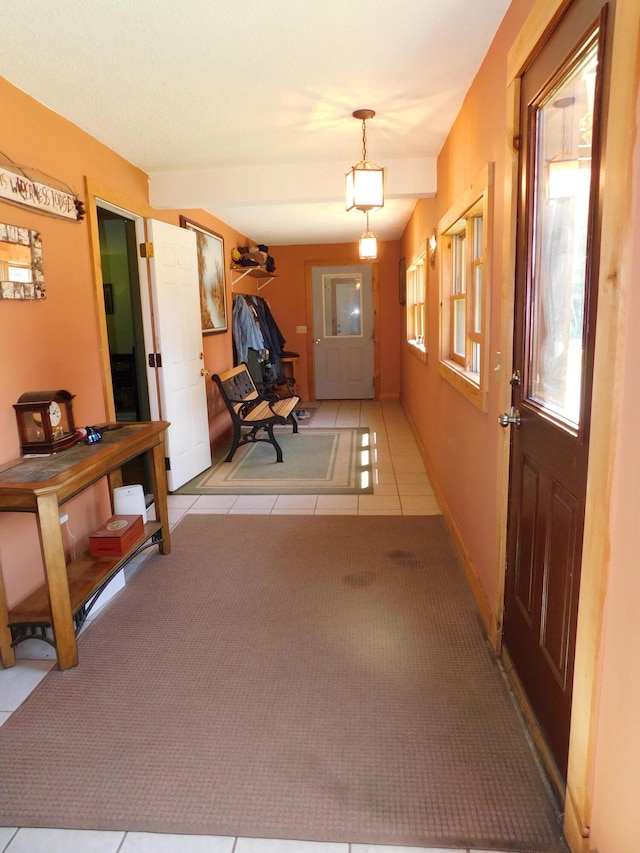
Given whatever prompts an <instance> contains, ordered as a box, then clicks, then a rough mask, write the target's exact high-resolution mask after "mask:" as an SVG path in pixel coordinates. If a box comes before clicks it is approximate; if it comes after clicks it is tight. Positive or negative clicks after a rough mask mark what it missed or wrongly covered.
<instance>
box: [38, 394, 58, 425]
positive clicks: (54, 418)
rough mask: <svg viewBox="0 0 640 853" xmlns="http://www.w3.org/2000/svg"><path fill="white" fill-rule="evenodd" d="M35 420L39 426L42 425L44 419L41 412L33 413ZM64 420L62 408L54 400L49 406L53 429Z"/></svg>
mask: <svg viewBox="0 0 640 853" xmlns="http://www.w3.org/2000/svg"><path fill="white" fill-rule="evenodd" d="M33 420H34V421H35V422H36V423H37V424H40V425H41V424H42V417H41V416H40V412H34V413H33ZM61 420H62V411H61V409H60V406H59V405H58V404H57V403H56V401H55V400H52V401H51V403H50V404H49V421H50V423H51V426H52V427H57V426H58V424H59V423H60V421H61Z"/></svg>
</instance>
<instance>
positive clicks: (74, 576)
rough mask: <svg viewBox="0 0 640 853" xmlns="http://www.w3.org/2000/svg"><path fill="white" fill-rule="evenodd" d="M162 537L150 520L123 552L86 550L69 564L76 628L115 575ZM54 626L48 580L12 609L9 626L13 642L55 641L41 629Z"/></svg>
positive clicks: (157, 542)
mask: <svg viewBox="0 0 640 853" xmlns="http://www.w3.org/2000/svg"><path fill="white" fill-rule="evenodd" d="M161 541H162V525H161V524H160V523H159V522H157V521H148V522H147V523H146V524H145V526H144V531H143V533H142V534H141V536H140V537H139V539H137V540H136V542H134V543H133V545H132V547H131V548H130V549H129V551H127V553H126V554H124V555H123V556H121V557H92V556H91V555H90V554H84V555H83V556H81V557H79V558H78V559H77V560H73V562H71V563H69V564H68V565H67V577H68V580H69V597H70V599H71V612H72V615H73V620H74V623H75V627H76V631H77V630H78V629H79V628H80V627H81V625H82V623H83V622H84V620H85V618H86V615H87V613H88V612H89V610H90V609H91V607H92V606H93V604H94V603H95V601H96V600H97V598H98V596H99V595H100V593H101V592H102V590H103V589H104V588H105V587H106V585H107V584H108V583H109V581H110V580H111V579H112V578H113V576H114V575H115V574H116V573H117V572H118V571H119V570H120V569H122V568H123V567H124V566H125V565H126V564H127V563H128V562H129V561H130V560H131V559H132V558H133V557H135V556H136V554H138V553H139V552H140V551H142V550H143V549H144V548H147V547H150V546H151V545H154V544H159V543H160V542H161ZM51 626H52V618H51V606H50V604H49V593H48V589H47V586H46V584H44V585H43V586H41V587H39V588H38V589H36V590H35V591H34V592H32V593H31V595H29V596H28V597H27V598H25V599H24V601H21V602H20V604H17V605H16V606H15V607H14V608H12V609H11V610H10V611H9V628H10V629H11V634H12V638H13V645H17V644H18V643H19V642H22V640H26V639H29V638H30V637H36V638H37V639H42V640H46V641H47V642H52V641H53V640H52V638H51V637H50V635H49V634H47V633H46V632H45V631H44V630H40V629H46V628H50V627H51ZM31 628H33V629H38V630H37V631H36V630H34V631H31V630H29V629H31Z"/></svg>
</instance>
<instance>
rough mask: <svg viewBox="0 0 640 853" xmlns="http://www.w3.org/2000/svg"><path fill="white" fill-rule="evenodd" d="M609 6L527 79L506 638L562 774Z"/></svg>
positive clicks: (573, 17) (581, 14) (583, 479)
mask: <svg viewBox="0 0 640 853" xmlns="http://www.w3.org/2000/svg"><path fill="white" fill-rule="evenodd" d="M611 15H612V8H611V4H610V3H609V4H603V2H602V0H577V2H576V3H574V4H573V5H572V6H570V7H569V9H568V11H567V12H566V13H565V15H564V16H563V18H562V19H561V20H560V22H559V24H558V26H557V28H556V29H555V30H554V32H553V34H552V36H551V38H550V39H549V40H548V41H547V42H546V43H545V44H544V46H543V48H542V49H541V51H540V52H539V53H538V55H537V56H536V58H535V60H534V62H533V63H532V64H531V65H530V66H529V68H528V69H527V71H526V73H525V74H524V76H523V78H522V81H521V83H522V86H521V107H520V128H521V130H520V133H521V139H520V152H521V162H520V181H519V192H520V198H519V210H518V227H517V247H516V304H515V344H514V366H515V371H514V375H513V378H512V386H513V395H512V403H513V409H512V412H511V415H512V420H513V421H515V423H512V424H511V425H510V426H509V428H510V429H511V463H510V465H511V467H510V472H511V473H510V491H509V521H508V533H507V578H506V596H505V621H504V643H505V646H506V648H507V650H508V652H509V654H510V656H511V658H512V660H513V663H514V665H515V668H516V671H517V673H518V676H519V679H520V681H521V684H522V686H523V688H524V691H525V693H526V694H527V697H528V700H529V702H530V704H531V707H532V709H533V711H534V713H535V715H536V717H537V720H538V723H539V725H540V728H541V729H542V732H543V734H544V737H545V739H546V742H547V744H548V746H549V748H550V750H551V752H552V754H553V757H554V759H555V761H556V763H557V766H558V769H559V771H560V773H561V774H562V776H563V777H564V778H566V770H567V758H568V748H569V728H570V721H571V694H572V686H573V665H574V652H575V633H576V621H577V613H578V595H579V588H580V565H581V558H582V541H583V532H584V513H585V494H586V483H587V463H588V453H589V423H590V410H591V384H592V374H593V354H594V338H595V316H596V303H597V281H598V251H597V247H598V234H599V209H600V198H599V195H600V192H601V181H600V178H601V163H602V153H603V143H604V140H603V138H602V131H601V128H602V126H603V121H602V117H603V113H604V110H605V108H606V101H607V99H606V97H605V95H606V85H605V84H606V77H607V75H606V67H607V62H606V56H607V51H606V46H607V39H606V33H607V31H610V28H609V24H610V23H611V20H610V19H611ZM607 18H609V21H607ZM518 417H519V423H518ZM505 420H506V419H505ZM503 425H506V424H503Z"/></svg>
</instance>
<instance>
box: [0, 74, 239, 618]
mask: <svg viewBox="0 0 640 853" xmlns="http://www.w3.org/2000/svg"><path fill="white" fill-rule="evenodd" d="M0 113H1V114H2V115H3V116H4V117H5V118H7V117H10V118H11V120H10V121H9V120H5V121H4V122H3V141H2V151H3V153H4V154H6V155H7V156H9V157H11V159H12V160H13V161H14V162H16V163H19V164H21V165H23V166H24V167H25V168H26V169H27V171H28V169H29V167H31V168H32V169H34V170H35V169H38V170H40V171H41V172H44V173H47V174H49V175H51V176H53V177H54V178H56V179H57V180H59V181H61V182H64V183H66V184H67V185H69V186H70V187H71V188H72V189H73V190H74V191H75V192H76V193H77V194H78V195H79V196H80V198H81V199H82V200H83V201H85V202H86V198H85V184H84V181H85V176H87V177H88V178H89V179H90V180H91V181H93V182H96V183H97V184H98V185H99V186H100V187H101V189H102V188H104V195H103V197H104V198H105V200H107V201H110V202H113V203H114V204H118V205H120V206H122V207H124V208H125V209H127V210H130V211H132V212H134V213H136V214H139V215H143V216H153V217H155V218H157V219H162V220H164V221H166V222H170V223H172V224H175V225H178V224H179V216H180V214H181V213H183V214H184V215H186V216H188V217H189V218H190V219H193V220H194V221H196V222H198V223H200V224H201V225H203V226H205V227H209V228H211V229H212V230H214V231H216V232H217V233H219V234H220V235H221V236H222V237H223V238H224V245H225V253H226V258H227V263H228V262H229V261H230V256H231V249H232V248H233V247H234V246H235V245H237V244H238V243H246V242H247V240H246V238H245V237H244V236H242V235H239V234H238V233H237V232H236V231H234V230H233V229H231V228H229V227H228V226H227V225H225V223H223V222H220V220H218V219H216V218H215V217H212V216H211V215H209V214H206V213H204V212H203V211H199V210H190V211H157V210H152V209H150V208H149V206H148V179H147V175H146V174H145V173H144V172H142V171H141V170H139V169H137V168H135V167H134V166H132V165H131V164H130V163H128V162H127V161H125V160H124V159H123V158H121V157H119V156H118V155H116V154H115V153H114V152H113V151H111V150H110V149H108V148H106V147H105V146H104V145H102V144H101V143H99V142H98V141H96V140H95V139H93V138H92V137H90V136H88V135H87V134H86V133H84V132H83V131H82V130H80V129H79V128H77V127H76V126H74V125H73V124H71V123H70V122H68V121H66V120H65V119H63V118H61V117H60V116H58V115H56V114H55V113H53V112H51V111H50V110H48V109H46V108H45V107H43V106H42V105H41V104H39V103H37V102H36V101H34V100H33V99H32V98H29V97H28V96H26V95H25V94H24V93H23V92H21V91H19V90H18V89H16V88H15V87H13V86H11V85H10V84H9V83H7V82H6V81H5V80H3V79H2V78H0ZM35 177H37V175H36V176H35ZM0 221H1V222H5V223H9V224H12V225H18V226H22V227H25V228H34V229H37V230H38V231H39V232H40V234H41V236H42V244H43V259H44V275H45V284H46V291H47V297H46V299H44V300H39V301H31V302H18V301H16V302H13V301H10V300H8V301H2V302H0V464H2V463H3V462H7V461H9V460H11V459H14V458H17V457H18V456H19V452H20V451H19V441H18V431H17V426H16V420H15V413H14V410H13V405H12V404H13V403H15V402H16V400H17V399H18V397H19V396H20V394H22V393H23V392H24V391H33V390H43V389H50V388H65V389H67V390H69V391H71V392H72V393H73V394H74V395H75V397H74V400H73V412H74V420H75V422H76V425H78V426H81V425H85V424H93V423H100V422H102V421H104V420H105V416H106V410H105V397H104V389H103V378H102V371H101V366H100V359H99V335H98V324H97V313H96V296H95V293H96V290H95V282H94V279H93V267H92V256H91V251H90V241H89V227H88V222H87V218H85V220H84V221H82V222H71V221H68V220H62V219H56V218H53V217H48V216H44V215H42V214H38V213H32V212H30V211H28V210H27V209H22V208H20V207H17V206H15V205H11V204H8V203H5V202H3V201H0ZM227 289H228V291H229V293H228V310H229V324H231V295H230V289H231V283H230V280H228V281H227ZM229 328H231V325H229ZM203 351H204V354H205V364H206V366H207V367H208V369H209V370H210V371H211V372H214V371H219V370H224V369H226V368H227V367H230V366H231V364H232V359H233V357H232V350H231V333H230V332H229V333H228V334H222V335H211V336H207V337H205V338H204V339H203ZM214 387H215V386H214V384H213V382H211V381H209V382H208V383H207V394H208V399H209V404H210V421H211V423H210V428H211V438H212V441H214V440H215V439H216V438H217V436H218V435H219V434H220V433H221V432H222V431H224V430H225V429H226V428H227V427H228V415H226V412H222V411H221V409H220V405H219V402H218V400H217V399H216V398H215V395H214ZM108 509H109V506H108V497H107V491H106V487H105V486H104V484H101V485H99V486H97V487H95V489H94V490H91V491H89V492H86V493H83V494H82V495H80V496H78V497H76V498H74V499H73V500H72V501H70V502H69V503H68V504H66V505H65V511H67V512H68V513H69V526H70V528H71V529H72V530H73V533H74V535H75V536H77V538H78V548H79V549H82V548H83V547H84V546H85V545H86V541H87V537H88V534H89V533H90V532H91V530H93V529H95V528H96V527H97V526H98V525H99V524H100V523H101V522H102V521H103V520H104V517H105V515H107V514H108ZM0 571H2V575H3V577H4V581H5V588H6V594H7V599H8V604H9V606H12V605H13V604H15V603H16V602H18V601H20V600H21V599H22V598H24V597H25V595H28V594H29V593H30V592H31V591H32V590H33V589H35V588H36V587H38V586H39V585H40V584H41V582H42V572H43V569H42V561H41V556H40V550H39V544H38V537H37V530H36V524H35V519H34V517H33V516H31V515H17V514H16V513H0Z"/></svg>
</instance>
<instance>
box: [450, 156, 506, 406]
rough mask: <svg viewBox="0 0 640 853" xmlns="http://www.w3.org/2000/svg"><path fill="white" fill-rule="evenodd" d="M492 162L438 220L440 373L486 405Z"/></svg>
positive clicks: (477, 403)
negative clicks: (441, 253)
mask: <svg viewBox="0 0 640 853" xmlns="http://www.w3.org/2000/svg"><path fill="white" fill-rule="evenodd" d="M492 185H493V165H492V164H490V165H489V167H487V168H486V169H485V170H483V173H482V174H481V175H480V176H479V177H478V178H477V179H476V181H474V184H473V187H472V188H471V189H470V190H469V191H468V192H467V193H466V194H465V196H464V198H463V199H461V200H460V202H459V203H458V204H456V205H454V206H453V208H452V209H451V210H450V211H449V213H448V214H447V215H446V216H445V217H444V218H443V219H442V220H441V221H440V228H439V232H440V237H441V239H440V241H439V242H440V244H441V246H442V249H443V257H442V265H441V279H440V287H441V311H442V316H441V323H440V329H441V340H440V364H441V371H440V372H441V373H442V374H443V375H444V376H445V378H447V379H448V380H449V381H450V382H451V383H452V384H453V385H455V386H456V387H457V388H458V389H459V390H460V391H462V393H464V394H465V395H466V396H467V397H468V398H469V399H470V400H472V401H473V402H474V403H475V404H476V405H478V406H479V407H480V408H482V409H483V410H484V408H485V405H486V393H487V376H488V369H487V362H488V357H489V353H488V331H487V324H488V314H489V311H488V305H487V270H488V258H487V253H488V230H489V229H488V223H489V222H490V215H491V211H490V201H491V194H492Z"/></svg>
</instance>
